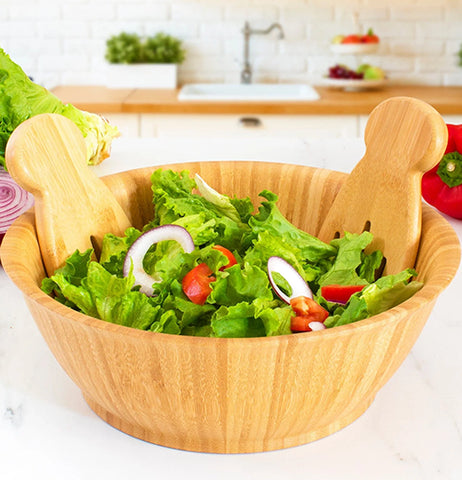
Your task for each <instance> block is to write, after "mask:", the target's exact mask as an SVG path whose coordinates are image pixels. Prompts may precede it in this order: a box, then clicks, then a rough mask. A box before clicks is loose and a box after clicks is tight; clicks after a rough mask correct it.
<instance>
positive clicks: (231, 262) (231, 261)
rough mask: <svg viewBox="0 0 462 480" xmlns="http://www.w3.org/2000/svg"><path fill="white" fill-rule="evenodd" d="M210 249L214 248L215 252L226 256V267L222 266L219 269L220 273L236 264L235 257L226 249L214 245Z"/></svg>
mask: <svg viewBox="0 0 462 480" xmlns="http://www.w3.org/2000/svg"><path fill="white" fill-rule="evenodd" d="M212 248H214V249H215V250H218V251H219V252H221V253H223V255H226V257H227V258H228V263H227V264H226V265H223V266H222V267H220V271H222V270H224V269H225V268H229V267H232V266H233V265H236V264H237V260H236V257H235V256H234V255H233V254H232V252H231V251H230V250H228V249H227V248H225V247H222V246H221V245H214V246H213V247H212Z"/></svg>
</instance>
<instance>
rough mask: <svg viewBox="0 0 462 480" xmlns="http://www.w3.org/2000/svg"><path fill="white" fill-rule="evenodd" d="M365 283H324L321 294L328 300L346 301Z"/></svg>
mask: <svg viewBox="0 0 462 480" xmlns="http://www.w3.org/2000/svg"><path fill="white" fill-rule="evenodd" d="M365 286H366V285H324V287H321V295H322V296H323V297H324V298H325V299H326V300H327V301H328V302H335V303H347V302H348V300H349V299H350V297H351V296H352V295H353V294H354V293H356V292H360V291H361V290H362V289H363V288H364V287H365Z"/></svg>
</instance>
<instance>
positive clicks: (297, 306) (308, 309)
mask: <svg viewBox="0 0 462 480" xmlns="http://www.w3.org/2000/svg"><path fill="white" fill-rule="evenodd" d="M290 306H291V307H292V310H293V311H294V312H295V314H296V316H295V317H293V318H292V319H291V323H290V328H291V330H292V331H293V332H310V331H311V328H310V326H309V324H310V323H311V322H320V323H323V322H324V321H325V320H326V318H327V317H328V316H329V312H328V311H327V310H326V309H325V308H323V307H321V305H319V303H316V302H315V301H314V300H313V299H312V298H309V297H303V296H301V297H294V298H291V299H290Z"/></svg>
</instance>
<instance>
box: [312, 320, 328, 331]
mask: <svg viewBox="0 0 462 480" xmlns="http://www.w3.org/2000/svg"><path fill="white" fill-rule="evenodd" d="M308 326H309V327H310V329H311V331H312V332H316V330H325V329H326V328H327V327H326V326H325V325H324V323H322V322H310V323H309V324H308Z"/></svg>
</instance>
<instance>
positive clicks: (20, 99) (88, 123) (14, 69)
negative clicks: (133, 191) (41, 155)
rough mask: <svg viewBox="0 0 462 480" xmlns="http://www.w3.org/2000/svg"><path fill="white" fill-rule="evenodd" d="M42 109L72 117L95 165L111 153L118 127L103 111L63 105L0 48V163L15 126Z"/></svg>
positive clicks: (89, 161)
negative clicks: (83, 109) (97, 111)
mask: <svg viewBox="0 0 462 480" xmlns="http://www.w3.org/2000/svg"><path fill="white" fill-rule="evenodd" d="M40 113H57V114H60V115H63V116H65V117H67V118H69V119H70V120H72V121H73V122H74V123H75V124H76V125H77V127H78V128H79V129H80V131H81V132H82V134H83V136H84V138H85V143H86V146H87V162H88V163H89V164H91V165H96V164H98V163H100V162H101V161H102V160H104V159H105V158H107V157H108V156H109V154H110V148H111V143H112V140H113V139H114V138H115V137H117V136H119V131H118V129H117V127H115V126H113V125H110V124H109V123H108V122H107V121H106V120H105V119H104V118H103V117H101V116H100V115H97V114H94V113H89V112H84V111H82V110H79V109H77V108H75V107H74V106H73V105H70V104H67V105H64V104H63V103H62V102H61V101H60V100H59V99H58V98H57V97H56V96H55V95H53V94H52V93H51V92H49V91H48V90H47V89H46V88H44V87H42V86H40V85H37V84H36V83H34V82H33V81H32V80H31V79H30V78H29V77H28V76H27V75H26V74H25V73H24V71H23V70H22V68H21V67H20V66H19V65H17V64H16V63H15V62H13V61H12V60H11V58H10V57H9V55H7V54H6V53H5V51H4V50H2V49H1V48H0V166H2V167H3V168H6V165H5V148H6V143H7V141H8V139H9V137H10V135H11V134H12V133H13V130H14V129H15V128H16V127H17V126H18V125H19V124H21V123H22V122H24V121H25V120H27V119H29V118H31V117H33V116H34V115H38V114H40Z"/></svg>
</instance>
